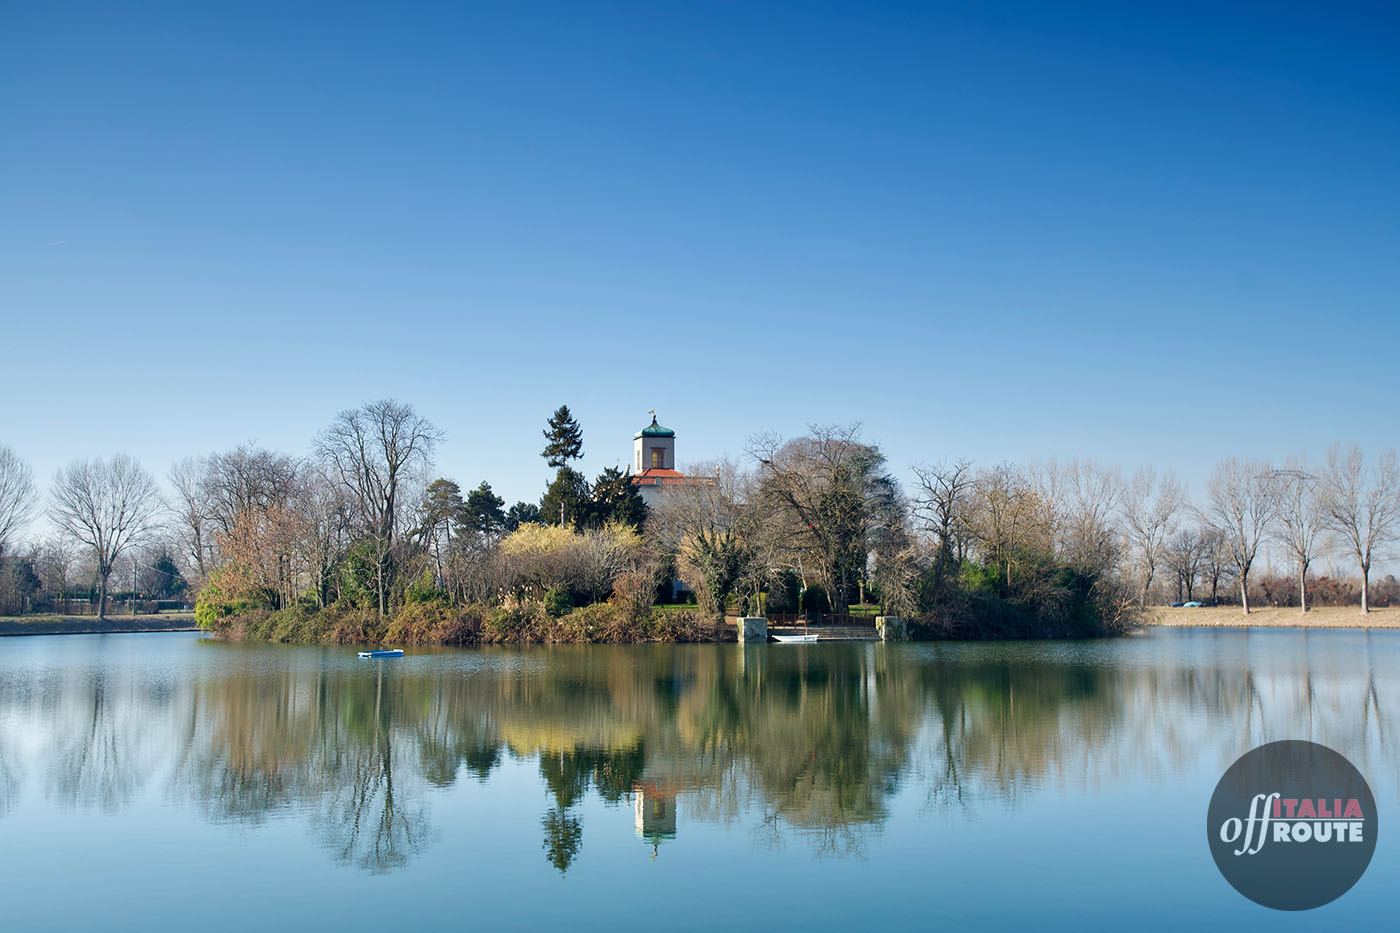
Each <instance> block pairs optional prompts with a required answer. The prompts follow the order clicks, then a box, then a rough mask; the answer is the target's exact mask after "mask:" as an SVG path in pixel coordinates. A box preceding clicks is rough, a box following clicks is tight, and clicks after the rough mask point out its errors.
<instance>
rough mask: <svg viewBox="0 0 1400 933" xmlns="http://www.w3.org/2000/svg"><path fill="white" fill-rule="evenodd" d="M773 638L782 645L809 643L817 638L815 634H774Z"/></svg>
mask: <svg viewBox="0 0 1400 933" xmlns="http://www.w3.org/2000/svg"><path fill="white" fill-rule="evenodd" d="M773 640H774V641H776V642H778V643H780V644H784V645H810V644H811V643H812V642H814V641H816V640H817V636H815V635H774V636H773Z"/></svg>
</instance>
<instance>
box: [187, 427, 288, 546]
mask: <svg viewBox="0 0 1400 933" xmlns="http://www.w3.org/2000/svg"><path fill="white" fill-rule="evenodd" d="M300 473H301V462H300V461H299V460H297V458H295V457H290V456H288V455H287V454H284V453H278V452H277V451H275V450H267V449H265V448H262V447H254V446H252V445H250V444H243V445H240V446H238V447H235V448H234V449H233V450H228V451H225V452H223V453H218V454H213V455H212V456H210V457H209V458H208V459H207V460H206V461H205V462H204V475H203V478H202V480H201V481H200V484H199V494H200V496H201V498H202V500H203V506H202V507H203V509H204V511H205V521H212V522H213V523H214V525H215V526H216V527H217V529H218V530H219V531H222V532H224V533H225V534H228V533H229V532H232V531H233V528H234V525H235V524H236V523H237V522H238V520H239V519H240V518H241V517H242V515H243V513H245V512H248V511H250V510H260V511H266V510H268V509H274V508H277V509H282V508H287V507H288V506H289V505H290V503H291V500H292V497H293V496H295V495H296V493H297V491H298V484H299V480H300ZM205 537H210V536H209V535H207V534H206V535H205Z"/></svg>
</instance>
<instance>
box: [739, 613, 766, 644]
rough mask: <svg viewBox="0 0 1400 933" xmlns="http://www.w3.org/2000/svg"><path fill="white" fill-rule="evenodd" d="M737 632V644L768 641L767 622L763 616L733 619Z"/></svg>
mask: <svg viewBox="0 0 1400 933" xmlns="http://www.w3.org/2000/svg"><path fill="white" fill-rule="evenodd" d="M734 621H735V625H737V626H738V630H739V643H740V644H744V643H747V642H760V643H761V642H766V641H768V620H767V619H766V618H764V617H763V616H741V617H740V618H738V619H735V620H734Z"/></svg>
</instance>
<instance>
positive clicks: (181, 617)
mask: <svg viewBox="0 0 1400 933" xmlns="http://www.w3.org/2000/svg"><path fill="white" fill-rule="evenodd" d="M196 631H199V626H197V625H195V621H194V614H193V613H190V612H164V613H159V614H152V613H146V614H143V615H135V616H129V615H119V616H108V617H107V618H105V619H99V618H97V616H70V615H57V614H53V613H45V614H42V615H30V616H0V636H6V635H16V636H19V635H127V634H132V633H139V632H196Z"/></svg>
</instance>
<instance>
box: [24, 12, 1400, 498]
mask: <svg viewBox="0 0 1400 933" xmlns="http://www.w3.org/2000/svg"><path fill="white" fill-rule="evenodd" d="M1397 39H1400V13H1397V8H1396V6H1395V5H1394V4H1376V5H1374V6H1367V5H1352V4H1339V3H1316V4H1294V3H1286V2H1270V3H1259V4H1222V3H1215V2H1212V3H1190V2H1179V0H1177V2H1166V3H1153V4H1149V3H1116V2H1115V3H1102V4H1072V3H1067V2H1066V3H1060V2H1054V3H1048V2H1047V3H1013V2H997V0H984V2H950V3H930V4H908V5H904V4H875V3H866V2H862V3H840V4H836V3H822V4H802V3H778V4H762V3H718V2H705V3H695V4H679V3H661V2H648V3H635V4H623V3H596V4H590V3H583V2H570V3H559V4H531V3H500V4H413V3H402V4H383V3H381V4H368V3H327V4H303V3H277V4H266V5H261V4H256V3H237V4H233V3H230V4H223V5H222V9H218V8H216V6H215V5H214V4H189V3H170V4H118V3H91V4H76V3H62V2H51V0H42V2H16V0H10V2H8V3H5V4H4V5H3V7H0V140H3V144H0V320H3V357H2V358H3V367H4V369H3V372H4V389H5V396H6V400H5V404H4V406H3V415H0V443H6V444H8V445H10V446H12V447H14V448H15V449H16V450H17V451H18V452H19V453H20V454H22V455H23V456H24V457H26V458H27V459H28V460H29V461H30V462H31V463H32V464H33V465H34V467H35V470H36V473H37V474H38V476H39V479H40V480H41V481H42V482H43V483H44V484H45V485H47V482H48V480H49V478H50V477H51V476H52V475H53V472H54V471H55V470H56V469H57V468H58V467H59V466H60V465H61V464H62V463H64V462H66V461H67V460H69V459H71V458H74V457H77V456H91V455H98V454H101V455H108V454H111V453H114V452H116V451H123V450H124V451H128V452H131V453H133V454H135V455H137V456H138V457H139V458H140V459H141V460H142V461H143V462H144V463H145V464H146V465H147V466H148V467H150V468H151V469H152V470H153V471H154V472H156V473H157V474H164V472H165V471H166V470H167V469H168V467H169V465H170V463H171V462H172V461H173V460H175V459H177V458H179V457H181V456H185V455H188V454H198V453H207V452H209V451H212V450H215V449H223V448H227V447H230V446H232V445H234V444H236V443H238V442H240V441H247V440H253V441H256V442H258V443H260V444H264V445H267V446H271V447H276V448H281V449H285V450H288V451H292V452H304V451H306V450H307V449H308V447H309V443H310V439H311V437H312V436H313V435H314V434H315V432H316V431H318V430H319V429H320V428H321V427H322V426H324V425H325V424H326V423H327V422H328V421H329V420H330V418H331V416H332V415H333V414H334V413H335V412H336V411H337V410H338V409H341V408H345V407H350V406H353V405H356V404H358V403H359V402H361V401H364V400H368V399H372V398H377V397H382V396H395V397H398V398H402V399H405V400H407V401H410V402H412V403H413V404H415V405H416V406H418V408H419V409H420V410H421V411H422V412H424V413H425V414H427V415H429V416H430V417H431V418H433V419H434V420H435V421H436V422H437V423H438V424H439V425H441V426H442V427H443V428H444V430H445V431H446V432H447V441H446V443H445V444H444V446H443V448H442V450H441V452H440V455H439V457H438V464H439V470H440V472H442V473H445V474H446V475H449V476H452V477H454V478H456V479H458V480H459V481H460V482H462V483H463V485H468V484H471V485H474V484H475V483H476V482H478V481H479V480H481V479H483V478H485V479H489V480H490V481H491V482H492V484H493V485H494V486H495V487H496V488H497V490H498V491H499V492H500V493H502V494H503V495H505V496H506V497H507V498H508V499H509V500H515V499H517V498H528V499H536V498H538V495H539V493H540V491H541V490H542V487H543V485H544V482H545V479H546V476H547V472H548V470H547V468H546V467H545V465H544V463H543V461H542V460H541V459H540V457H539V455H538V454H539V449H540V447H541V445H542V439H541V437H540V430H541V428H542V426H543V421H544V419H545V417H546V416H547V415H548V413H549V412H550V411H552V410H553V409H554V408H555V407H556V406H557V405H559V404H560V403H561V402H567V403H568V404H569V405H570V407H572V408H573V409H574V411H575V413H576V414H577V415H578V416H579V417H580V419H581V421H582V423H583V427H584V432H585V434H584V436H585V449H586V452H587V458H586V460H585V462H584V468H585V469H586V470H587V471H588V472H589V473H590V474H592V473H596V472H597V471H598V470H600V469H601V468H603V467H604V466H608V465H611V464H614V463H617V464H625V463H626V462H627V460H628V457H629V456H630V452H631V438H632V433H633V432H634V431H635V430H637V429H638V428H639V427H640V426H641V425H642V424H643V423H644V422H645V421H646V418H647V416H646V411H647V409H649V408H656V409H657V410H658V412H659V413H660V415H661V420H662V422H663V423H664V424H667V425H669V426H671V427H674V428H676V429H677V431H678V433H679V438H678V453H679V457H680V460H681V462H682V465H684V463H685V462H686V461H687V460H692V459H698V458H702V457H711V456H715V455H719V454H722V453H725V452H728V453H731V454H738V453H739V452H740V451H741V450H742V448H743V445H744V440H745V438H746V436H748V435H750V434H752V433H754V432H757V431H760V430H764V429H773V430H777V431H780V432H782V433H784V434H793V433H797V432H800V431H802V430H803V428H804V425H805V424H807V423H808V422H837V421H849V420H856V419H859V420H861V421H863V422H864V424H865V425H866V437H867V438H868V439H870V440H874V441H877V442H879V443H880V444H881V445H882V446H883V447H884V449H885V451H886V452H887V453H888V455H889V458H890V462H891V465H892V466H893V467H895V468H896V469H897V471H898V472H899V473H900V474H901V475H903V476H907V472H906V468H907V467H908V465H909V464H911V463H914V462H920V461H928V460H936V459H939V458H942V457H952V456H966V457H971V458H973V459H974V460H976V461H978V462H980V463H984V464H986V463H992V462H995V461H998V460H1002V459H1011V460H1016V461H1025V460H1030V459H1040V458H1047V457H1051V456H1056V457H1070V456H1075V455H1079V456H1089V457H1094V458H1097V459H1101V460H1105V461H1109V462H1114V463H1118V464H1121V465H1123V466H1125V467H1133V466H1136V465H1137V464H1140V463H1144V462H1152V463H1155V464H1157V465H1158V466H1159V467H1174V468H1176V469H1177V470H1178V472H1179V473H1181V474H1182V475H1183V476H1184V477H1185V478H1187V479H1188V480H1190V481H1191V484H1192V489H1193V493H1195V494H1196V495H1198V496H1199V495H1200V494H1201V492H1202V481H1203V479H1204V476H1205V475H1206V473H1207V472H1208V470H1209V467H1210V465H1211V463H1212V462H1213V461H1214V460H1215V459H1216V458H1218V457H1220V456H1223V455H1226V454H1237V455H1248V456H1253V457H1279V458H1281V457H1283V456H1284V455H1286V454H1288V453H1289V452H1292V451H1296V450H1307V451H1309V452H1311V453H1312V454H1313V455H1314V456H1320V455H1321V454H1322V453H1324V452H1325V449H1326V447H1327V445H1328V444H1329V443H1331V442H1332V441H1334V440H1344V441H1348V442H1352V441H1355V442H1361V443H1363V444H1365V445H1366V446H1367V447H1368V448H1369V449H1372V450H1375V449H1378V448H1380V447H1384V446H1393V445H1394V444H1395V443H1396V437H1395V433H1396V432H1395V426H1396V414H1395V404H1396V402H1397V400H1400V375H1397V368H1396V365H1395V352H1396V321H1397V315H1396V310H1397V309H1396V304H1397V295H1400V287H1398V286H1400V261H1397V257H1400V210H1398V209H1400V161H1397V160H1400V56H1397V55H1396V49H1397Z"/></svg>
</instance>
